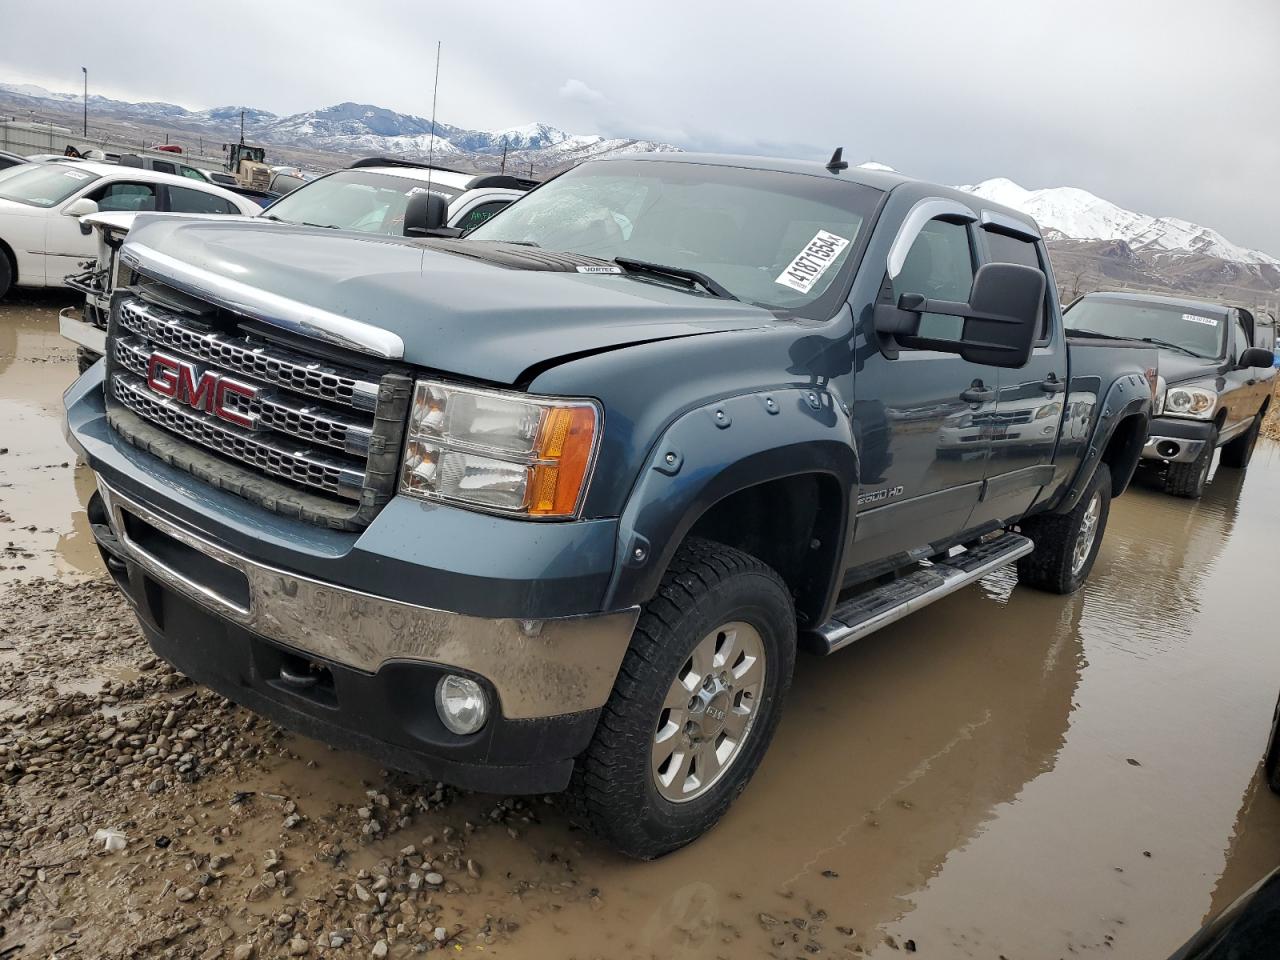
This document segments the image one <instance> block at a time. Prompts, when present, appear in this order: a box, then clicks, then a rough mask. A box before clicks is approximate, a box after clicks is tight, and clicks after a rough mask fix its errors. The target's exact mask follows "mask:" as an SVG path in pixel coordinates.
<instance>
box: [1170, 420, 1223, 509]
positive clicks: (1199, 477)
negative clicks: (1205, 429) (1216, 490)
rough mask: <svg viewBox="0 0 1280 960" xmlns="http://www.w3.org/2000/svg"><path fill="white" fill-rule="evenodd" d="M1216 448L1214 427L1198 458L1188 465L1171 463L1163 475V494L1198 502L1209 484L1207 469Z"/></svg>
mask: <svg viewBox="0 0 1280 960" xmlns="http://www.w3.org/2000/svg"><path fill="white" fill-rule="evenodd" d="M1217 446H1218V429H1217V427H1214V428H1213V429H1212V430H1211V431H1210V432H1209V437H1208V439H1206V440H1205V442H1204V449H1203V450H1201V451H1200V456H1198V457H1196V458H1195V459H1194V460H1192V461H1190V462H1189V463H1171V464H1169V468H1168V469H1167V470H1166V471H1165V475H1164V490H1165V493H1171V494H1173V495H1174V496H1175V497H1187V498H1188V499H1190V500H1199V499H1200V497H1201V496H1202V495H1203V494H1204V488H1205V484H1207V483H1208V482H1209V467H1210V466H1212V465H1213V451H1214V450H1215V449H1216V448H1217Z"/></svg>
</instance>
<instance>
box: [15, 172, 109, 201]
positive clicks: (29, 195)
mask: <svg viewBox="0 0 1280 960" xmlns="http://www.w3.org/2000/svg"><path fill="white" fill-rule="evenodd" d="M14 170H15V171H16V172H15V173H13V174H12V175H11V176H7V177H5V178H3V179H0V199H4V200H16V201H17V202H18V203H26V204H29V205H31V206H33V207H52V206H54V205H56V204H59V203H61V202H62V201H63V200H65V199H67V197H69V196H71V195H72V194H73V193H75V192H76V191H77V190H79V189H80V188H81V187H84V186H87V185H88V184H90V183H92V182H93V181H94V180H97V179H98V175H97V174H96V173H90V172H89V171H88V170H81V169H79V168H77V167H74V166H72V165H71V164H69V163H39V164H35V163H33V164H29V165H27V166H25V167H14Z"/></svg>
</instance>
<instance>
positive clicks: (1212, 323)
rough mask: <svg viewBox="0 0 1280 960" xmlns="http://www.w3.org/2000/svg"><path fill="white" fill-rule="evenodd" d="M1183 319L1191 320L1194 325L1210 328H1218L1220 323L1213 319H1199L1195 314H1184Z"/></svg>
mask: <svg viewBox="0 0 1280 960" xmlns="http://www.w3.org/2000/svg"><path fill="white" fill-rule="evenodd" d="M1182 319H1183V320H1190V321H1191V322H1192V323H1203V324H1205V325H1206V326H1209V327H1216V326H1217V325H1218V321H1217V320H1215V319H1214V318H1213V317H1197V316H1196V315H1195V314H1194V313H1184V314H1183V315H1182Z"/></svg>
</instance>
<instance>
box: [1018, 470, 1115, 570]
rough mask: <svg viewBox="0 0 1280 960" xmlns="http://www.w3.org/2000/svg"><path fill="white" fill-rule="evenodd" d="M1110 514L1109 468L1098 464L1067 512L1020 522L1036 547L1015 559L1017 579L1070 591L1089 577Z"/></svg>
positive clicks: (1042, 515)
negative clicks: (1073, 506) (1084, 487)
mask: <svg viewBox="0 0 1280 960" xmlns="http://www.w3.org/2000/svg"><path fill="white" fill-rule="evenodd" d="M1110 514H1111V468H1110V467H1108V466H1107V465H1106V464H1105V463H1100V464H1098V469H1097V470H1095V471H1094V474H1093V479H1092V480H1090V481H1089V486H1088V488H1087V489H1086V490H1085V492H1084V496H1082V497H1081V498H1080V502H1079V503H1077V504H1076V505H1075V508H1074V509H1072V511H1071V512H1070V513H1063V514H1057V513H1055V514H1040V515H1039V516H1036V517H1032V518H1030V519H1029V520H1025V521H1023V523H1022V524H1020V528H1021V530H1022V533H1023V534H1024V535H1025V536H1028V537H1030V538H1031V539H1032V540H1033V541H1035V545H1036V548H1035V549H1034V550H1033V551H1031V553H1029V554H1027V556H1025V557H1023V558H1022V559H1021V560H1019V561H1018V580H1019V582H1021V583H1025V584H1026V585H1027V586H1029V587H1035V588H1036V589H1038V590H1048V591H1049V592H1050V593H1073V592H1075V591H1076V590H1078V589H1079V588H1080V585H1081V584H1083V583H1084V582H1085V580H1087V579H1088V578H1089V571H1090V570H1092V569H1093V562H1094V561H1095V560H1096V559H1097V558H1098V549H1099V548H1100V547H1101V546H1102V533H1103V531H1104V530H1105V529H1106V526H1107V517H1108V516H1109V515H1110Z"/></svg>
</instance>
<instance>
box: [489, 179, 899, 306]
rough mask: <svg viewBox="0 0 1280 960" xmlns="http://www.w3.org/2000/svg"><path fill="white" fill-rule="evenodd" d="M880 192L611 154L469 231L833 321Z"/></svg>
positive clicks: (843, 184)
mask: <svg viewBox="0 0 1280 960" xmlns="http://www.w3.org/2000/svg"><path fill="white" fill-rule="evenodd" d="M878 196H879V191H877V190H874V189H872V188H870V187H865V186H862V185H860V184H856V183H849V182H841V181H837V180H834V179H827V178H825V177H814V176H808V175H803V174H800V175H798V174H792V173H780V172H776V171H771V170H750V169H743V168H739V167H726V166H715V165H710V164H701V163H680V162H660V161H651V160H609V161H603V162H597V163H587V164H584V165H582V166H580V167H577V168H576V169H574V170H571V171H570V172H568V173H566V174H564V175H563V176H560V177H558V178H556V179H555V180H552V181H550V182H549V183H547V184H546V185H544V186H542V187H540V188H538V189H537V190H535V191H534V192H532V193H530V194H528V195H527V196H525V197H522V198H521V199H520V200H518V201H516V202H515V203H513V204H512V205H511V206H509V207H507V208H506V209H505V210H503V211H502V212H501V213H498V214H497V215H496V216H494V217H493V219H491V220H489V221H488V222H487V223H483V224H481V225H480V226H478V227H476V228H475V230H473V231H472V232H471V233H470V234H468V238H469V239H471V240H501V241H507V242H511V243H531V244H536V245H537V246H539V247H544V248H546V249H549V250H557V251H562V252H566V253H574V254H579V255H587V256H591V257H599V258H601V259H604V260H613V259H614V258H615V257H621V258H623V260H624V261H625V260H633V261H635V260H639V261H645V262H647V263H656V264H662V265H663V266H667V267H673V268H677V269H680V270H686V271H688V270H693V271H697V272H698V273H701V274H703V275H705V276H706V277H709V278H710V279H711V280H713V281H715V282H716V283H717V284H719V285H721V286H722V287H724V288H725V289H727V290H728V291H729V292H730V293H731V294H732V295H733V296H735V297H737V298H738V299H739V300H745V301H748V302H750V303H755V304H758V305H760V306H764V307H767V308H769V309H773V310H779V311H788V312H800V313H802V314H804V315H807V316H813V317H815V318H820V319H825V317H826V316H830V315H831V313H834V311H835V307H834V305H833V304H832V303H831V302H830V301H831V300H833V299H834V297H835V296H836V295H838V291H839V290H840V289H841V287H842V284H841V283H840V282H838V281H840V279H841V278H843V277H844V276H846V275H847V272H848V270H849V269H850V263H851V254H852V252H853V250H854V248H855V247H856V246H857V239H858V234H859V231H860V230H861V229H862V226H863V224H864V223H865V222H866V220H867V218H868V217H869V216H870V215H871V211H872V210H873V209H874V206H875V202H876V198H877V197H878ZM623 265H624V266H626V264H625V263H624V264H623ZM631 276H632V277H636V278H639V277H641V276H643V278H644V279H645V280H646V281H647V282H660V281H655V279H654V277H653V275H652V274H641V273H639V272H632V273H631ZM828 294H831V296H826V295H828ZM820 315H822V316H820Z"/></svg>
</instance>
